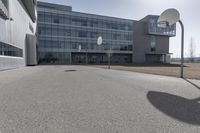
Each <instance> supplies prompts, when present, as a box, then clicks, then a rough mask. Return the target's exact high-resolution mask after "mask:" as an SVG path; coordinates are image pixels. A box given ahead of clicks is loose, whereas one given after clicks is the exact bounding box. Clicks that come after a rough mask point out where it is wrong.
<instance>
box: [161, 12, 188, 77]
mask: <svg viewBox="0 0 200 133" xmlns="http://www.w3.org/2000/svg"><path fill="white" fill-rule="evenodd" d="M177 22H179V24H180V25H181V29H182V34H181V73H180V77H181V78H183V68H184V25H183V23H182V21H181V20H180V13H179V12H178V11H177V10H176V9H173V8H172V9H167V10H165V11H164V12H163V13H162V14H161V15H160V17H159V19H158V22H157V23H158V27H162V28H166V27H168V26H172V25H173V24H175V23H177Z"/></svg>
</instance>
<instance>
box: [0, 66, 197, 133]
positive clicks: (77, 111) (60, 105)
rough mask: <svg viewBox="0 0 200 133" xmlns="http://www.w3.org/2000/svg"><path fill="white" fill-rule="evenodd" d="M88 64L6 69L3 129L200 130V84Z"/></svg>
mask: <svg viewBox="0 0 200 133" xmlns="http://www.w3.org/2000/svg"><path fill="white" fill-rule="evenodd" d="M190 82H192V83H195V85H196V87H195V86H194V85H192V84H191V83H189V82H187V81H185V80H183V79H179V78H173V77H165V76H156V75H148V74H140V73H134V72H125V71H117V70H107V69H100V68H92V67H85V66H37V67H26V68H20V69H15V70H9V71H2V72H0V133H177V132H179V133H199V132H200V103H199V101H200V98H199V97H200V90H199V89H198V86H200V82H199V81H197V80H196V81H195V80H190Z"/></svg>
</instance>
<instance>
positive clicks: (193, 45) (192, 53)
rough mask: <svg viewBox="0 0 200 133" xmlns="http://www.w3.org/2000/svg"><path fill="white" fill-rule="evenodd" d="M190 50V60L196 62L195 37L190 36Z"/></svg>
mask: <svg viewBox="0 0 200 133" xmlns="http://www.w3.org/2000/svg"><path fill="white" fill-rule="evenodd" d="M189 52H190V62H194V57H195V43H194V39H193V37H191V38H190V46H189Z"/></svg>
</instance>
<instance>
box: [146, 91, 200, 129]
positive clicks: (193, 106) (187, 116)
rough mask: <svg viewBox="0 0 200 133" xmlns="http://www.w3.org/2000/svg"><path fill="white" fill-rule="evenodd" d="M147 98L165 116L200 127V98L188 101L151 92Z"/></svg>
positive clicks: (162, 93) (166, 94)
mask: <svg viewBox="0 0 200 133" xmlns="http://www.w3.org/2000/svg"><path fill="white" fill-rule="evenodd" d="M147 98H148V100H149V101H150V103H151V104H152V105H153V106H154V107H155V108H156V109H158V110H159V111H161V112H163V113H164V114H166V115H168V116H170V117H172V118H174V119H177V120H179V121H182V122H185V123H188V124H193V125H200V97H199V98H197V99H186V98H183V97H180V96H176V95H172V94H168V93H164V92H155V91H150V92H148V94H147Z"/></svg>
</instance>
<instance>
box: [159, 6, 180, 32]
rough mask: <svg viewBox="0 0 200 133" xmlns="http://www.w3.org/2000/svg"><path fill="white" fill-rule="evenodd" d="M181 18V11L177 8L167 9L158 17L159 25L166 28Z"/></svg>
mask: <svg viewBox="0 0 200 133" xmlns="http://www.w3.org/2000/svg"><path fill="white" fill-rule="evenodd" d="M179 20H180V13H179V12H178V11H177V10H176V9H173V8H171V9H167V10H165V11H164V12H163V13H162V14H161V15H160V17H159V18H158V26H159V27H163V28H165V27H167V26H171V25H173V24H175V23H176V22H178V21H179Z"/></svg>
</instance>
